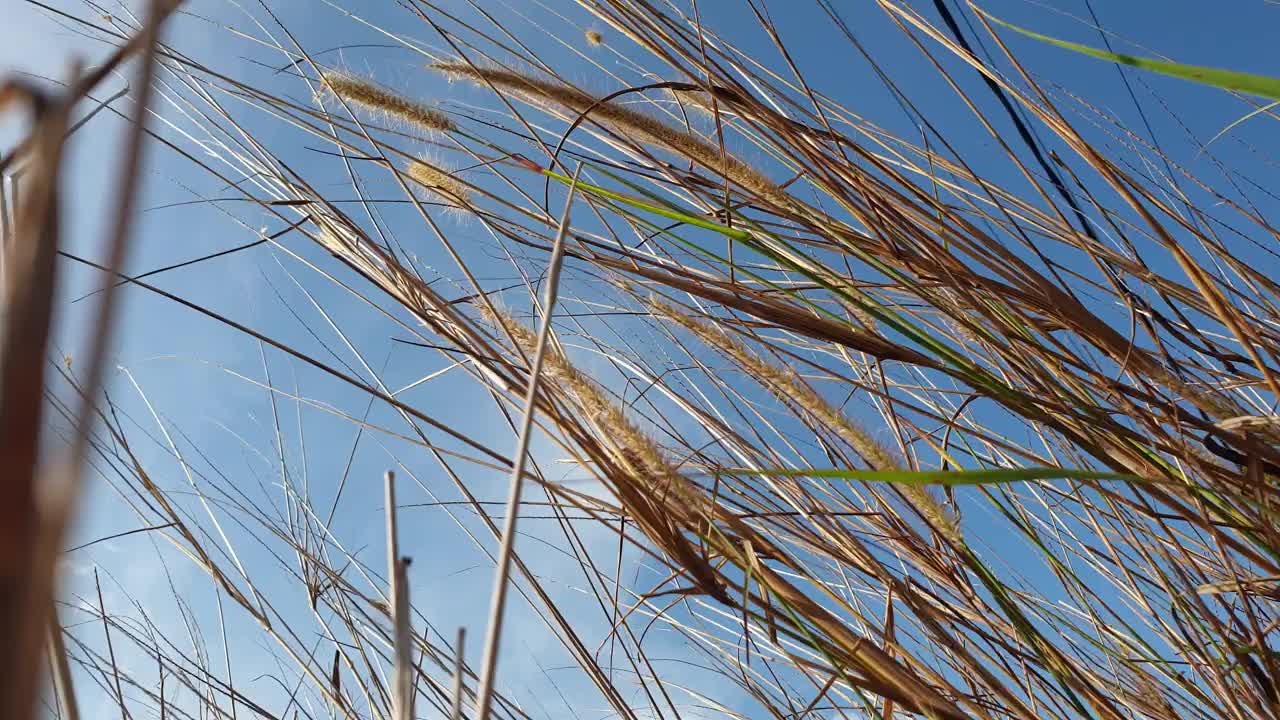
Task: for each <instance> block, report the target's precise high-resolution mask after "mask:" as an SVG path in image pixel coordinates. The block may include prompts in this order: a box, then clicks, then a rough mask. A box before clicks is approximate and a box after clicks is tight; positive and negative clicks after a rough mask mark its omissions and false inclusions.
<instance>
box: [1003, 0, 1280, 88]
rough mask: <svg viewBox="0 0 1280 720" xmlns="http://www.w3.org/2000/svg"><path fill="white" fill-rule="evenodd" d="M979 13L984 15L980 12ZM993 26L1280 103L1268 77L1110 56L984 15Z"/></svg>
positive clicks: (1275, 81)
mask: <svg viewBox="0 0 1280 720" xmlns="http://www.w3.org/2000/svg"><path fill="white" fill-rule="evenodd" d="M978 12H982V11H981V10H979V11H978ZM982 14H983V16H984V17H987V18H988V19H990V20H991V21H992V22H994V23H997V24H999V25H1002V26H1004V27H1007V28H1009V29H1010V30H1013V31H1014V32H1018V33H1021V34H1023V35H1026V36H1027V37H1030V38H1035V39H1036V40H1040V41H1042V42H1047V43H1049V44H1051V45H1057V46H1058V47H1060V48H1066V49H1067V50H1072V51H1074V52H1078V53H1082V54H1084V55H1089V56H1092V57H1095V58H1099V59H1101V60H1109V61H1111V62H1116V63H1120V64H1121V65H1129V66H1131V67H1136V68H1139V69H1141V70H1149V71H1151V72H1157V73H1161V74H1163V75H1170V76H1172V77H1176V78H1181V79H1183V80H1190V81H1192V82H1198V83H1203V84H1205V85H1212V86H1214V87H1218V88H1222V89H1223V90H1236V91H1239V92H1244V93H1249V94H1251V95H1260V96H1262V97H1267V98H1271V99H1272V100H1280V78H1274V77H1268V76H1266V75H1254V74H1252V73H1243V72H1236V71H1234V70H1223V69H1221V68H1211V67H1205V66H1203V65H1186V64H1183V63H1176V62H1169V61H1168V60H1155V59H1152V58H1145V57H1139V56H1137V55H1127V54H1124V53H1115V52H1108V51H1106V50H1099V49H1097V48H1094V47H1089V46H1088V45H1081V44H1080V43H1073V42H1069V41H1067V40H1059V39H1058V38H1055V37H1050V36H1048V35H1041V34H1040V33H1038V32H1033V31H1031V30H1027V29H1026V28H1020V27H1018V26H1017V25H1013V24H1011V23H1007V22H1005V21H1003V20H1000V19H999V18H996V17H993V16H992V15H989V14H988V13H985V12H982Z"/></svg>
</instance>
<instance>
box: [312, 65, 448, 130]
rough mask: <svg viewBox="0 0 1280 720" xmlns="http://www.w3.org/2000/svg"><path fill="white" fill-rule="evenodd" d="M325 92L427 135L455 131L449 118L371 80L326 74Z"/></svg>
mask: <svg viewBox="0 0 1280 720" xmlns="http://www.w3.org/2000/svg"><path fill="white" fill-rule="evenodd" d="M321 81H322V82H323V83H324V86H325V88H326V89H328V90H329V92H331V93H333V94H334V95H336V96H338V97H340V98H342V99H343V100H346V101H347V102H349V103H352V104H354V105H358V106H360V107H362V108H365V109H366V110H373V111H376V112H383V113H386V114H387V115H390V116H391V117H394V118H398V119H400V120H403V121H405V122H407V123H409V124H410V125H412V126H414V127H416V128H418V129H420V130H425V131H428V132H449V131H451V130H453V129H454V124H453V121H452V120H450V119H449V116H448V115H445V114H444V113H442V112H440V111H439V110H433V109H431V108H429V107H427V106H425V105H422V104H421V103H417V102H414V101H412V100H410V99H408V98H405V97H401V96H400V95H396V94H395V93H393V92H390V91H388V90H384V89H383V88H380V87H378V86H377V85H374V84H373V83H371V82H369V81H368V80H364V79H362V78H357V77H352V76H350V75H345V74H343V73H336V72H327V73H324V74H323V75H322V76H321Z"/></svg>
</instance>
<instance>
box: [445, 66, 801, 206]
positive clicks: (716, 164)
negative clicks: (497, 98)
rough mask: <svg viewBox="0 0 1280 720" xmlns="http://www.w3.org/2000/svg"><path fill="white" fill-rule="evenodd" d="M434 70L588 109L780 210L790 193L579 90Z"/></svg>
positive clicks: (477, 71) (521, 78)
mask: <svg viewBox="0 0 1280 720" xmlns="http://www.w3.org/2000/svg"><path fill="white" fill-rule="evenodd" d="M431 68H432V69H434V70H436V71H438V72H441V73H444V74H445V75H446V76H448V77H450V78H452V79H458V80H467V81H469V82H472V83H474V84H476V85H477V86H479V87H493V88H494V89H496V90H499V91H501V92H502V93H505V94H507V95H510V96H512V97H516V98H519V99H520V100H522V101H524V102H527V103H529V104H530V105H533V106H534V107H539V108H544V109H550V108H551V106H559V107H561V108H564V109H567V110H570V111H572V112H575V113H582V112H586V111H587V110H588V109H589V110H591V118H592V119H593V120H596V121H598V122H601V123H604V124H606V125H610V126H612V127H613V128H614V129H615V130H617V131H620V134H623V135H626V136H628V137H631V138H633V139H635V140H639V141H641V142H645V143H648V144H650V145H657V146H660V147H664V148H666V149H667V150H669V151H671V152H673V153H676V154H678V155H683V156H685V157H687V158H690V159H692V160H694V161H696V162H697V163H699V164H700V165H702V166H704V167H706V168H709V169H711V170H713V171H715V172H718V173H720V174H721V175H723V176H724V177H727V178H728V179H730V180H732V181H733V182H735V183H737V184H738V185H739V186H741V187H744V188H746V189H748V190H751V191H752V192H754V193H756V194H757V195H759V196H760V197H762V198H765V199H767V200H771V201H773V202H775V203H778V204H783V203H785V202H786V200H787V195H786V193H785V192H783V190H782V189H781V188H780V187H778V186H777V185H776V184H775V183H774V182H773V181H772V180H770V179H769V178H767V177H765V176H764V174H763V173H761V172H760V171H758V170H756V169H755V168H753V167H751V166H750V165H748V164H747V163H745V162H743V161H741V160H739V159H738V158H735V157H733V156H732V155H729V154H728V153H722V152H720V147H719V146H718V145H714V144H712V143H709V142H707V141H706V140H704V139H702V138H701V137H698V136H697V135H694V134H693V133H691V132H688V131H686V130H682V129H680V128H677V127H674V126H672V125H668V124H667V123H665V122H663V121H662V120H659V119H658V118H656V117H653V116H651V115H647V114H645V113H642V112H638V111H636V110H632V109H631V108H628V107H625V106H622V105H616V104H614V103H600V104H596V100H597V99H596V98H595V97H593V96H592V95H589V94H587V93H585V92H582V91H581V90H577V89H575V88H572V87H570V86H568V85H565V84H563V83H559V82H551V81H548V80H542V79H540V78H536V77H532V76H529V75H523V74H521V73H517V72H513V71H511V70H502V69H498V68H477V67H473V66H471V65H468V64H466V63H436V64H434V65H432V66H431Z"/></svg>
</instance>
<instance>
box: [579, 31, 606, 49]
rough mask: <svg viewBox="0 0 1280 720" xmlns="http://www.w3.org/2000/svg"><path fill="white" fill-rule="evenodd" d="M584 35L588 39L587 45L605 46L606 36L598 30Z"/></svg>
mask: <svg viewBox="0 0 1280 720" xmlns="http://www.w3.org/2000/svg"><path fill="white" fill-rule="evenodd" d="M584 35H585V36H586V38H587V44H588V45H590V46H591V47H599V46H601V45H603V44H604V35H602V34H601V33H600V31H598V30H588V31H587V32H586V33H584Z"/></svg>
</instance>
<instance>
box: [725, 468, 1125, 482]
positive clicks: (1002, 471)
mask: <svg viewBox="0 0 1280 720" xmlns="http://www.w3.org/2000/svg"><path fill="white" fill-rule="evenodd" d="M728 472H732V473H735V474H741V475H773V476H786V477H812V478H840V479H844V480H863V481H867V482H886V483H897V484H900V485H1003V484H1007V483H1014V482H1027V481H1030V480H1068V479H1069V480H1125V481H1129V482H1140V481H1141V479H1140V478H1138V477H1137V476H1134V475H1124V474H1120V473H1109V472H1098V471H1094V470H1071V469H1067V468H1055V467H1027V468H995V469H989V470H919V471H911V470H846V469H843V468H803V469H800V470H787V469H782V468H777V469H774V468H768V469H764V470H750V469H745V468H734V469H733V470H729V471H728Z"/></svg>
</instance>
